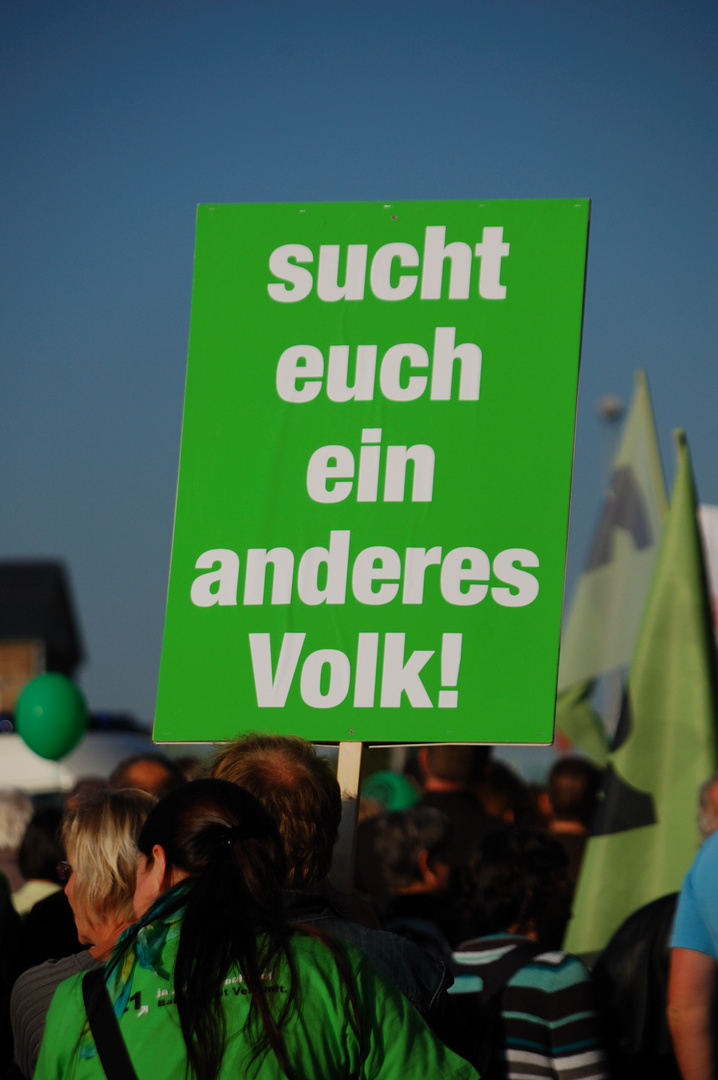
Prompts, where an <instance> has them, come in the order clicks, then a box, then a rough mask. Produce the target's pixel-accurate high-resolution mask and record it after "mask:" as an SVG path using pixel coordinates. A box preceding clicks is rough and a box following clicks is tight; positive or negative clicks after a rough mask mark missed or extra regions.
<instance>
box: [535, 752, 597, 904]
mask: <svg viewBox="0 0 718 1080" xmlns="http://www.w3.org/2000/svg"><path fill="white" fill-rule="evenodd" d="M601 779H602V774H601V770H600V769H599V768H597V766H596V765H594V764H593V763H592V762H590V761H588V760H587V759H586V758H581V757H574V756H569V757H564V758H561V760H560V761H557V762H556V764H555V765H554V766H553V768H552V769H551V772H550V773H549V777H548V791H547V804H548V805H547V810H548V818H549V825H548V827H549V831H550V832H551V833H553V835H554V836H555V837H556V839H557V840H559V841H560V842H561V844H562V845H563V847H564V848H565V850H566V854H567V855H568V859H569V864H568V876H569V878H570V880H571V881H572V883H573V884H574V886H575V884H576V880H577V878H578V872H579V870H580V868H581V860H582V859H583V851H584V848H585V846H586V841H587V840H588V836H589V832H590V829H591V822H592V820H593V815H594V812H595V809H596V801H597V799H598V794H599V792H600V790H601Z"/></svg>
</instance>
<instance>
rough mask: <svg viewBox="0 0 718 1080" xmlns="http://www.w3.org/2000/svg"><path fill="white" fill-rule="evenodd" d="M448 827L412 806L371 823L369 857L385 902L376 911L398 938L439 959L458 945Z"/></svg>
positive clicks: (427, 809)
mask: <svg viewBox="0 0 718 1080" xmlns="http://www.w3.org/2000/svg"><path fill="white" fill-rule="evenodd" d="M450 841H451V823H450V822H449V819H448V818H447V817H446V815H445V814H442V813H441V811H440V810H435V809H434V808H433V807H431V806H414V807H412V808H411V809H409V810H397V811H395V812H394V813H392V814H382V815H381V816H380V817H379V818H378V819H377V835H376V839H375V848H374V850H375V853H376V860H377V863H378V865H380V866H381V872H382V877H383V880H384V883H385V885H386V890H387V893H388V899H387V900H386V901H385V903H384V904H382V905H381V907H380V915H381V919H382V924H383V926H384V928H385V929H386V930H391V931H392V933H395V934H401V935H402V937H406V938H408V939H409V940H410V941H415V942H416V943H417V944H418V945H421V946H422V947H423V948H425V949H427V950H428V951H429V952H430V953H431V955H433V956H436V957H438V958H439V959H441V960H446V959H448V956H449V953H450V951H451V945H452V944H454V945H456V944H457V943H458V937H459V936H460V934H459V927H458V925H457V917H456V912H455V909H454V902H453V895H452V893H451V892H450V890H449V882H450V877H451V867H450V866H449V862H448V858H447V850H448V847H449V844H450Z"/></svg>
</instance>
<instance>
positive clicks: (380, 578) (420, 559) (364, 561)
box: [190, 529, 539, 608]
mask: <svg viewBox="0 0 718 1080" xmlns="http://www.w3.org/2000/svg"><path fill="white" fill-rule="evenodd" d="M350 543H351V533H350V531H349V530H348V529H346V530H345V529H333V530H332V531H331V532H330V534H329V546H328V547H311V548H307V550H306V551H305V552H304V553H303V554H302V556H301V558H300V559H299V566H298V568H297V574H296V595H297V596H298V599H299V600H300V601H301V602H302V603H303V604H308V605H310V606H312V607H313V606H316V605H318V604H346V602H347V591H348V589H349V587H351V591H352V594H353V596H354V598H355V599H356V600H357V601H358V602H359V603H360V604H370V605H380V604H389V603H391V601H392V600H395V599H397V598H398V596H399V591H400V589H401V603H402V604H423V602H424V587H425V581H426V578H427V576H430V577H431V576H433V577H434V581H435V583H436V584H438V587H439V590H440V593H441V596H442V597H443V599H444V600H445V601H446V602H447V603H448V604H453V605H454V606H457V607H467V606H471V605H473V604H480V603H481V601H482V600H484V599H485V598H486V597H487V596H488V595H489V593H490V595H491V598H492V600H493V601H494V602H495V603H496V604H499V605H501V606H502V607H511V608H519V607H526V606H527V605H528V604H532V603H533V601H534V600H535V599H536V597H537V596H538V592H539V582H538V579H537V578H536V576H535V575H534V574H532V573H530V572H529V571H528V570H526V569H524V567H530V568H531V569H535V568H537V567H538V566H539V560H538V556H537V555H536V554H535V552H533V551H529V550H527V549H526V548H506V550H504V551H500V552H499V553H498V554H497V555H495V556H494V558H493V561H492V560H490V559H489V556H488V555H487V554H486V552H485V551H482V549H481V548H477V547H470V546H466V547H456V548H452V549H451V550H450V551H447V552H446V554H444V552H443V549H442V548H441V547H438V546H436V547H430V548H422V547H408V548H406V550H405V552H404V556H403V559H402V556H401V555H400V554H399V552H398V551H396V550H395V549H394V548H392V547H387V546H385V545H375V546H373V547H367V548H364V549H363V550H362V551H360V552H358V554H357V555H356V556H354V559H353V563H352V565H351V574H350V565H349V564H350ZM295 561H296V560H295V557H294V552H293V551H292V550H291V548H287V547H275V548H271V549H269V550H267V549H266V548H249V549H248V551H247V554H246V568H245V577H244V593H243V600H242V603H243V604H244V605H245V606H247V605H261V604H264V602H265V599H266V594H267V592H268V588H267V577H268V570H270V568H271V590H269V591H270V598H269V602H270V603H271V604H272V605H275V604H291V603H292V596H293V594H294V592H295V574H294V567H295ZM432 567H436V569H435V570H433V571H431V573H429V571H430V568H432ZM195 569H197V570H203V571H205V572H204V573H202V574H200V575H199V577H197V578H195V580H194V581H193V582H192V586H191V589H190V598H191V600H192V603H193V604H194V605H195V606H196V607H201V608H209V607H213V606H214V605H215V604H218V605H219V606H220V607H225V606H228V607H233V606H236V605H237V604H238V603H239V601H238V591H239V569H240V559H239V554H238V553H237V552H236V551H233V550H232V549H231V548H212V549H210V550H209V551H205V552H203V553H202V554H201V555H200V556H199V558H198V559H197V562H196V563H195ZM492 573H493V580H498V582H500V583H501V584H491V582H492ZM437 579H438V580H437Z"/></svg>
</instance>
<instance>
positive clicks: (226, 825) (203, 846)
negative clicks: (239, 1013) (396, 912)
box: [137, 780, 296, 1080]
mask: <svg viewBox="0 0 718 1080" xmlns="http://www.w3.org/2000/svg"><path fill="white" fill-rule="evenodd" d="M156 844H159V845H160V847H162V848H163V849H164V852H165V855H166V857H167V869H168V873H169V871H170V870H171V869H172V868H177V869H179V870H184V871H185V873H187V874H188V875H189V879H188V881H187V883H186V887H185V888H178V889H177V894H176V898H175V900H174V902H173V903H172V904H171V905H170V908H169V909H165V910H166V913H167V914H169V913H170V911H171V910H172V909H175V910H176V909H178V908H180V907H184V909H185V911H184V915H183V919H182V927H181V931H180V939H179V948H178V952H177V963H176V966H175V972H174V988H175V1002H176V1005H177V1010H178V1014H179V1019H180V1024H181V1026H182V1034H183V1036H184V1041H185V1045H186V1048H187V1064H188V1074H189V1073H190V1072H191V1073H193V1074H194V1076H195V1077H196V1078H197V1080H215V1077H216V1076H217V1075H218V1074H219V1070H220V1065H221V1062H222V1057H223V1055H224V1050H225V1046H226V1041H227V1031H226V1021H225V1015H224V1008H223V1002H222V996H223V984H224V980H225V978H226V977H227V973H228V972H229V970H230V969H231V968H232V967H235V966H236V967H239V968H240V969H241V972H242V976H243V978H244V982H245V985H246V987H247V990H248V991H249V994H250V995H251V997H250V1012H249V1021H248V1031H247V1034H248V1038H249V1044H250V1046H251V1048H252V1051H253V1052H252V1055H251V1061H254V1060H256V1058H257V1057H258V1056H259V1055H260V1054H261V1053H262V1052H263V1051H264V1050H266V1049H267V1048H268V1047H271V1049H272V1050H273V1052H274V1054H275V1055H276V1057H277V1060H278V1062H279V1064H280V1066H281V1068H282V1069H283V1071H284V1072H285V1074H286V1075H287V1076H290V1075H291V1072H290V1066H289V1062H288V1060H287V1053H286V1048H285V1045H284V1040H283V1038H282V1035H281V1028H282V1025H283V1023H284V1021H285V1019H286V1017H287V1013H288V1011H289V1008H290V1006H291V1004H292V1002H293V999H294V993H295V982H296V979H295V975H296V971H295V965H294V960H293V957H292V954H291V952H290V950H289V948H288V942H289V939H290V937H291V934H292V927H291V926H290V925H289V924H288V923H287V921H286V919H285V916H284V914H283V901H282V885H283V882H284V879H285V877H286V871H287V866H286V857H285V854H284V849H283V847H282V842H281V840H280V837H279V832H278V830H277V827H276V825H275V823H274V820H273V819H272V818H271V817H270V815H269V814H268V813H267V811H266V810H265V809H264V807H263V806H262V804H261V803H260V802H258V800H257V799H255V798H254V796H252V795H250V794H249V792H248V791H245V790H244V788H241V787H238V786H237V785H236V784H231V783H229V782H228V781H225V780H195V781H192V782H191V783H188V784H185V785H184V786H183V787H181V788H178V789H177V790H176V791H173V792H171V793H170V794H169V795H166V796H165V798H164V799H162V800H161V801H160V802H159V803H158V804H157V805H156V806H155V807H154V808H153V810H152V811H151V813H150V815H149V817H148V818H147V821H146V822H145V825H144V827H143V829H142V832H141V833H140V836H139V839H138V842H137V846H138V847H139V849H140V851H141V852H142V854H143V855H144V856H145V857H146V858H147V859H148V860H149V861H150V862H151V861H152V850H153V848H154V846H155V845H156ZM285 963H286V965H288V968H289V974H290V980H289V982H290V985H289V987H288V991H289V992H288V994H287V996H286V997H285V998H284V1004H283V1006H282V1008H281V1009H279V1008H278V1000H279V998H280V995H278V994H274V995H268V994H267V992H266V990H265V983H264V981H263V979H262V975H263V973H264V972H268V971H272V970H275V965H276V964H280V965H281V966H284V964H285ZM285 970H286V969H285ZM265 978H266V976H265ZM281 996H282V997H284V995H281ZM270 997H271V999H272V1005H271V1006H270V1000H269V999H270Z"/></svg>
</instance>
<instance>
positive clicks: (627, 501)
mask: <svg viewBox="0 0 718 1080" xmlns="http://www.w3.org/2000/svg"><path fill="white" fill-rule="evenodd" d="M665 516H666V492H665V486H664V483H663V472H662V470H661V461H660V457H659V454H658V444H657V441H656V433H655V428H654V424H653V412H652V409H651V399H650V395H649V393H648V383H647V381H646V376H645V373H644V372H643V371H638V372H637V373H636V387H635V392H634V395H633V401H632V402H631V408H630V410H629V414H628V419H627V420H626V425H625V429H624V433H623V438H622V440H621V444H620V446H619V448H618V452H617V454H616V457H615V459H614V462H613V469H612V475H611V486H610V490H609V493H608V496H607V498H606V502H605V505H604V507H603V511H602V513H601V518H600V521H599V524H598V529H597V530H596V535H595V537H594V541H593V545H592V547H591V552H590V554H589V558H588V563H587V565H586V569H585V570H584V572H583V574H582V575H581V577H580V578H579V581H578V585H577V586H576V591H575V593H574V597H573V604H572V606H571V610H570V613H569V616H568V619H567V621H566V625H565V628H564V631H563V634H562V636H561V658H560V663H559V673H558V689H559V693H561V692H562V691H564V690H568V689H569V688H570V687H577V686H578V684H580V683H586V682H587V681H590V680H592V679H596V678H598V677H599V676H601V675H605V674H606V673H607V672H610V671H613V670H615V669H616V668H626V667H628V665H629V664H630V662H631V657H632V655H633V650H634V648H635V644H636V636H637V634H638V628H639V626H640V622H641V616H642V614H643V609H644V607H645V603H646V596H647V594H648V586H649V583H650V581H651V574H652V572H653V566H654V562H655V558H656V552H657V550H658V542H659V540H660V536H661V529H662V527H663V522H664V521H665ZM579 696H580V695H579ZM565 706H566V702H564V709H563V712H562V713H561V710H559V712H560V715H559V716H557V722H558V724H559V727H561V729H562V730H563V731H564V732H565V734H566V735H568V736H569V738H572V734H571V728H570V727H569V728H564V727H563V724H562V716H563V717H564V718H565V717H566V715H567V712H568V711H569V710H567V708H566V707H565ZM580 745H582V744H580Z"/></svg>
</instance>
